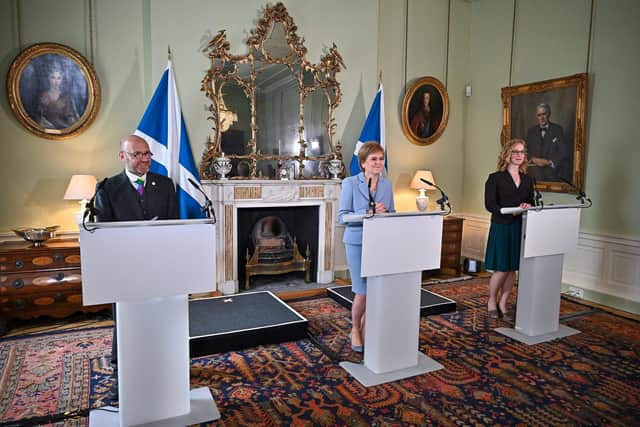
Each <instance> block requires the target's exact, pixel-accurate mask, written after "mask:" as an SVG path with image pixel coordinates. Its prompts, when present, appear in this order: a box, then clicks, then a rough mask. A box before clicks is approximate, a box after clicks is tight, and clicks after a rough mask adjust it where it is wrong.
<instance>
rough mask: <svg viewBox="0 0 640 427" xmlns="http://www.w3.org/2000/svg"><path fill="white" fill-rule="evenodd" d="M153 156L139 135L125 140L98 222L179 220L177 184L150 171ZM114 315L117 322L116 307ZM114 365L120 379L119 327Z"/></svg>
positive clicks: (99, 194) (102, 188)
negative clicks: (119, 161)
mask: <svg viewBox="0 0 640 427" xmlns="http://www.w3.org/2000/svg"><path fill="white" fill-rule="evenodd" d="M152 156H153V153H151V151H150V150H149V145H148V144H147V142H146V141H145V140H144V139H142V138H140V137H139V136H136V135H129V136H128V137H126V138H125V139H123V140H122V142H121V143H120V151H119V152H118V157H119V158H120V160H122V163H123V164H124V170H123V171H122V172H121V173H119V174H118V175H114V176H112V177H111V178H108V179H107V180H105V181H103V182H101V183H100V184H98V189H97V191H96V197H95V210H96V219H97V220H98V221H101V222H105V221H139V220H150V219H176V218H178V201H177V198H176V190H175V186H174V184H173V181H172V180H171V179H169V178H167V177H166V176H162V175H157V174H155V173H152V172H149V167H150V166H151V157H152ZM123 244H126V242H123ZM113 315H114V316H113V318H114V321H115V306H114V308H113ZM111 364H112V365H113V368H114V377H115V379H116V380H117V378H118V376H117V369H118V347H117V338H116V329H115V325H114V329H113V345H112V352H111ZM109 397H110V398H111V399H112V400H117V399H118V384H117V381H114V383H113V385H112V386H111V389H110V391H109Z"/></svg>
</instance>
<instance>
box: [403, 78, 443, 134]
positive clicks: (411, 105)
mask: <svg viewBox="0 0 640 427" xmlns="http://www.w3.org/2000/svg"><path fill="white" fill-rule="evenodd" d="M401 120H402V131H403V132H404V134H405V135H406V137H407V138H409V141H411V142H412V143H414V144H417V145H429V144H432V143H434V142H435V141H436V140H437V139H438V138H439V137H440V136H441V135H442V132H444V129H445V128H446V126H447V121H448V120H449V96H448V95H447V91H446V89H445V88H444V85H443V84H442V83H441V82H440V81H439V80H438V79H436V78H435V77H422V78H420V79H418V80H416V81H415V82H414V83H413V84H412V85H411V87H410V88H409V90H408V91H407V93H406V94H405V97H404V100H403V102H402V118H401Z"/></svg>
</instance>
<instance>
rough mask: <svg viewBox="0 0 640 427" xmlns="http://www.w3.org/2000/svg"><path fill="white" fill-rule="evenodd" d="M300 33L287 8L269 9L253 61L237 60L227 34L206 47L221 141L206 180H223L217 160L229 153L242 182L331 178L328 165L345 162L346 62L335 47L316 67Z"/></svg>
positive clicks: (208, 161) (204, 172)
mask: <svg viewBox="0 0 640 427" xmlns="http://www.w3.org/2000/svg"><path fill="white" fill-rule="evenodd" d="M296 30H297V27H296V25H295V24H294V22H293V19H292V18H291V16H289V14H288V12H287V9H286V8H285V6H284V5H283V4H282V3H278V4H276V5H275V6H270V5H267V6H265V8H264V11H263V16H262V18H261V19H260V20H259V21H258V24H257V27H256V28H255V29H253V30H251V33H250V35H249V38H248V40H247V41H246V44H247V46H248V52H247V53H246V54H244V55H232V54H231V53H230V44H229V42H228V41H227V39H226V35H225V31H224V30H222V31H220V32H218V34H217V35H216V36H215V37H213V39H212V40H211V41H210V42H209V44H208V45H207V47H206V48H205V52H206V54H207V56H208V57H209V60H210V67H209V69H208V70H207V72H206V74H205V76H204V78H203V80H202V91H203V92H204V93H205V95H206V97H207V98H209V100H210V101H211V104H210V106H209V111H210V113H211V115H210V116H209V117H208V119H209V120H211V121H212V122H213V125H212V130H213V135H212V136H210V137H209V139H208V141H207V149H206V151H205V152H204V154H203V157H202V162H201V163H200V176H201V177H203V178H205V179H215V178H216V177H217V174H216V172H215V169H214V165H215V160H216V158H218V157H221V156H222V155H223V153H224V157H228V158H230V159H231V163H232V169H231V172H230V176H231V177H232V178H235V179H254V178H262V179H275V178H278V179H279V178H282V177H287V178H291V179H313V178H328V171H327V168H326V166H327V163H328V161H329V160H332V159H342V153H341V146H340V143H339V142H338V143H335V142H334V133H335V128H336V124H335V118H334V112H335V109H336V108H337V107H338V105H339V104H340V101H341V98H342V92H341V90H340V83H338V81H337V80H336V74H337V73H338V72H340V70H341V69H342V68H344V67H345V66H344V62H343V60H342V57H341V56H340V54H339V53H338V50H337V48H336V46H335V44H334V45H333V46H332V47H331V48H329V49H327V50H326V52H325V54H324V55H323V56H322V57H321V58H320V62H319V63H318V64H313V63H311V62H309V61H308V60H307V58H306V53H307V48H306V47H305V46H304V39H303V38H300V37H299V36H298V35H297V34H296Z"/></svg>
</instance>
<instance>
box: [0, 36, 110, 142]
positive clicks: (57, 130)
mask: <svg viewBox="0 0 640 427" xmlns="http://www.w3.org/2000/svg"><path fill="white" fill-rule="evenodd" d="M7 95H8V97H9V105H10V106H11V109H12V110H13V112H14V114H15V115H16V117H17V119H18V121H19V122H20V124H22V126H24V127H25V128H26V129H27V130H29V131H30V132H32V133H33V134H35V135H37V136H39V137H42V138H47V139H67V138H71V137H73V136H76V135H78V134H80V133H81V132H83V131H84V130H86V129H87V127H88V126H89V125H90V124H91V123H92V122H93V120H94V119H95V117H96V115H97V113H98V109H99V107H100V84H99V82H98V78H97V76H96V72H95V70H94V69H93V67H92V66H91V64H90V63H89V62H88V61H87V60H86V59H85V58H84V57H83V56H82V55H81V54H80V53H78V52H77V51H75V50H74V49H72V48H70V47H68V46H64V45H61V44H57V43H39V44H35V45H33V46H30V47H28V48H27V49H25V50H23V51H22V52H20V54H19V55H18V56H17V57H16V58H15V59H14V61H13V63H12V64H11V67H10V68H9V73H8V75H7Z"/></svg>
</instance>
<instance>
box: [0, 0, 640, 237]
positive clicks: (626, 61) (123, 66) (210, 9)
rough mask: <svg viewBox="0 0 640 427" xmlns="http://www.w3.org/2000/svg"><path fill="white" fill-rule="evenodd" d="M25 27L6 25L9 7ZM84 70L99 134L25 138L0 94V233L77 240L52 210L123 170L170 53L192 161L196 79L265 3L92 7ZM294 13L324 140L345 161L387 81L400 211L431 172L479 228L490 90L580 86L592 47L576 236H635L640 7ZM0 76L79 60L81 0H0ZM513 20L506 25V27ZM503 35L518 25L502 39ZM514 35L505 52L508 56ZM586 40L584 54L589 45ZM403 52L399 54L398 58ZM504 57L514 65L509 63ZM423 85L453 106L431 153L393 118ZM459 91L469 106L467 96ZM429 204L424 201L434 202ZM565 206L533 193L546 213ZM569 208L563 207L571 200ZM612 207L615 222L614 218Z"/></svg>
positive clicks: (198, 119)
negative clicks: (74, 54)
mask: <svg viewBox="0 0 640 427" xmlns="http://www.w3.org/2000/svg"><path fill="white" fill-rule="evenodd" d="M18 4H19V5H20V11H21V21H20V25H19V26H18V25H17V22H16V16H17V5H18ZM91 4H92V5H93V11H94V24H95V25H94V45H95V51H94V53H93V57H94V63H95V67H96V70H97V72H98V75H99V78H100V82H101V85H102V93H103V96H102V104H101V109H100V113H99V115H98V117H97V119H96V121H95V123H94V124H93V125H92V126H91V127H90V128H89V129H88V130H87V131H86V132H85V133H83V134H81V135H80V136H78V137H76V138H73V139H71V140H66V141H48V140H44V139H40V138H37V137H35V136H31V135H30V134H29V133H28V132H27V131H25V130H24V129H23V128H22V127H21V126H20V124H19V123H18V122H17V120H16V119H15V117H14V115H13V113H12V112H11V110H10V109H9V106H8V103H7V97H6V89H5V87H4V86H2V87H1V88H0V107H1V108H0V132H1V135H2V142H1V143H0V158H1V159H2V162H3V166H4V167H3V168H2V170H1V171H0V180H1V182H2V191H1V192H0V206H1V208H0V209H1V211H0V232H7V231H9V230H10V229H11V228H13V227H16V226H21V225H51V224H60V225H62V228H63V229H67V230H72V229H75V225H74V224H73V220H72V215H71V214H72V212H73V211H74V210H75V209H76V204H75V203H74V202H66V201H63V200H62V195H63V193H64V190H65V187H66V184H67V180H68V178H69V177H70V175H72V174H74V173H93V174H95V175H97V176H98V177H103V176H107V175H111V174H113V173H115V172H116V171H118V170H119V169H120V164H119V162H118V160H117V158H116V154H115V153H116V150H117V142H118V140H119V138H120V137H121V136H123V135H125V134H127V133H129V132H130V131H132V130H133V129H134V128H135V126H136V124H137V122H138V121H139V119H140V117H141V115H142V112H143V111H144V108H145V106H146V103H147V102H148V99H149V98H150V96H151V94H152V91H153V89H154V88H155V85H156V83H157V81H158V79H159V77H160V75H161V73H162V72H163V70H164V68H165V66H166V50H167V45H170V46H171V48H172V51H173V56H174V66H175V71H176V75H177V80H178V89H179V92H180V96H181V100H182V106H183V113H184V116H185V121H186V125H187V128H188V131H189V134H190V138H191V143H192V147H193V151H194V155H195V157H196V161H199V159H200V156H201V153H202V150H203V149H204V141H205V139H206V135H207V134H208V131H209V129H208V124H207V122H206V120H205V118H206V111H205V105H206V101H205V99H204V97H203V96H202V95H201V93H200V79H201V77H202V75H203V72H204V70H205V68H206V66H207V62H206V58H205V57H204V56H203V55H202V53H201V51H200V48H201V46H202V45H203V44H204V43H206V41H207V40H208V38H209V37H211V35H213V34H215V33H216V32H217V31H218V30H219V29H223V28H224V29H226V30H227V34H228V38H229V40H230V42H231V44H232V48H233V49H234V50H236V51H241V48H240V46H241V43H242V40H244V39H245V38H246V35H247V33H248V31H249V30H250V29H251V28H253V26H254V23H255V20H256V18H257V17H258V15H259V9H260V8H261V7H262V6H263V2H262V1H258V0H246V1H242V2H226V1H224V2H223V1H220V0H215V1H212V0H207V1H205V0H191V1H188V2H182V3H177V2H173V1H169V0H154V1H149V0H137V1H136V0H133V1H129V0H127V1H125V0H93V1H92V3H91ZM591 4H592V2H591V0H567V1H563V2H556V1H552V0H539V1H536V2H530V1H521V0H519V1H514V0H477V1H467V0H406V1H402V0H379V1H378V2H376V1H372V0H357V1H356V0H352V1H348V2H343V1H339V0H332V1H323V2H311V1H307V0H295V1H294V0H291V1H287V2H286V6H287V8H288V10H289V12H290V14H291V15H292V16H293V18H294V20H295V22H296V24H298V27H299V34H300V35H301V36H303V37H304V38H305V40H306V45H307V46H308V48H309V53H308V56H309V58H311V59H312V60H317V59H318V58H319V56H320V54H321V52H322V50H323V49H324V48H325V47H326V46H330V45H331V43H333V42H335V43H336V44H337V45H338V49H339V51H340V53H341V54H342V55H343V57H344V59H345V62H346V65H347V69H346V70H345V71H343V72H342V73H341V74H340V75H339V78H340V81H341V83H342V88H343V90H344V98H343V103H342V105H341V107H340V108H339V109H338V111H337V115H336V119H337V123H338V129H337V134H336V137H337V139H340V140H341V142H342V144H343V146H344V155H345V160H346V162H347V163H348V161H349V160H350V155H351V153H352V151H353V146H354V144H355V141H356V140H357V138H358V136H359V133H360V129H361V126H362V123H363V121H364V118H365V115H366V113H367V110H368V108H369V106H370V104H371V101H372V99H373V96H374V94H375V91H376V85H377V79H378V70H381V71H382V73H383V82H384V84H385V108H386V112H387V145H388V157H389V176H390V178H391V179H392V180H393V182H394V186H395V189H396V204H397V206H398V208H399V209H401V210H409V209H413V203H414V200H413V199H414V195H415V192H414V191H413V190H410V189H409V188H408V184H409V180H410V178H411V175H412V174H413V172H414V170H415V169H422V168H429V169H431V170H432V171H433V172H434V175H435V178H436V181H437V182H438V183H439V184H441V185H442V186H443V187H444V188H445V189H446V190H447V192H448V194H449V196H450V198H451V200H452V203H453V205H454V209H455V211H456V212H458V213H468V214H471V215H476V216H479V217H483V218H486V217H487V215H486V212H485V211H484V207H483V204H482V192H483V183H484V180H485V179H486V176H487V174H488V173H489V172H490V171H491V170H492V169H493V168H494V165H495V157H496V154H497V149H498V144H499V133H500V128H501V120H502V119H501V99H500V88H501V87H503V86H507V85H508V84H509V82H510V80H509V73H510V69H511V83H512V84H519V83H524V82H528V81H538V80H542V79H548V78H555V77H560V76H564V75H569V74H574V73H577V72H584V71H585V70H586V62H587V57H588V48H589V47H590V64H589V70H588V71H589V73H590V94H589V111H588V126H587V153H586V159H587V160H586V161H587V163H586V170H587V175H586V190H587V193H588V194H589V195H590V196H591V197H592V199H593V200H594V202H595V206H594V208H592V209H590V210H587V211H585V212H584V214H583V221H582V230H583V231H588V232H593V233H605V234H610V235H615V236H626V237H631V238H637V237H638V235H639V234H640V233H639V229H640V227H639V225H640V220H639V219H638V217H639V216H638V215H637V214H636V213H635V211H636V210H637V209H638V208H639V207H640V206H639V205H640V192H638V191H637V190H634V188H635V187H634V185H633V184H635V183H637V179H635V181H634V178H633V177H634V174H633V167H634V166H635V165H636V164H637V163H638V153H639V151H640V150H638V149H637V148H636V147H635V142H634V141H633V136H634V132H633V131H634V129H633V123H634V120H635V119H636V117H635V116H636V112H637V106H636V102H637V101H636V100H637V99H638V98H639V95H640V93H639V92H640V91H639V89H638V86H637V85H635V84H634V83H635V82H634V79H635V78H636V77H637V76H638V75H639V74H640V73H639V72H638V71H640V55H639V53H640V52H638V50H639V47H638V46H639V44H638V43H637V41H638V40H639V39H640V30H639V29H638V28H639V27H638V26H637V25H636V22H638V20H640V5H639V4H638V3H637V2H635V1H634V0H615V1H614V0H610V1H605V0H594V2H593V4H594V11H593V27H592V31H591V39H589V23H590V19H591ZM0 12H1V13H0V34H1V35H2V37H1V39H0V53H1V56H0V69H1V70H2V74H3V75H6V72H7V70H8V67H9V65H10V63H11V61H12V60H13V58H15V56H16V55H17V54H18V52H19V51H20V46H18V28H19V29H20V30H21V31H20V32H21V35H22V39H23V46H22V47H25V46H27V45H29V44H31V43H36V42H45V41H54V42H60V43H64V44H67V45H70V46H71V47H73V48H75V49H77V50H79V51H80V52H81V53H82V54H84V55H85V56H87V57H90V54H91V48H90V47H91V38H90V33H89V23H88V17H89V0H58V1H56V2H49V1H43V0H40V1H36V0H20V1H19V3H18V0H10V1H4V2H0ZM514 12H515V20H514ZM514 24H515V25H514ZM512 32H513V34H514V47H513V52H512V50H511V43H512ZM589 41H590V43H589ZM405 51H406V55H405ZM512 58H513V61H512ZM425 75H431V76H435V77H437V78H438V79H440V80H441V81H443V83H446V85H447V90H448V92H449V97H450V118H449V125H448V128H447V130H446V132H445V133H444V134H443V136H442V138H441V139H440V140H439V141H437V142H436V143H434V144H432V145H430V146H427V147H419V146H415V145H412V144H411V143H409V142H408V141H407V139H406V138H405V136H404V134H403V133H402V129H401V128H400V121H399V111H400V105H401V102H402V97H403V95H404V90H405V88H406V87H407V85H409V84H410V83H411V81H412V80H414V79H416V78H418V77H421V76H425ZM466 83H471V84H472V87H473V96H472V97H471V98H465V97H464V95H463V88H464V85H465V84H466ZM434 195H435V194H434ZM567 197H569V196H564V195H555V194H545V199H548V200H549V201H554V200H564V199H566V198H567ZM569 200H572V199H569ZM618 206H620V207H621V208H620V209H618Z"/></svg>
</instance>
